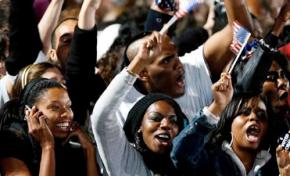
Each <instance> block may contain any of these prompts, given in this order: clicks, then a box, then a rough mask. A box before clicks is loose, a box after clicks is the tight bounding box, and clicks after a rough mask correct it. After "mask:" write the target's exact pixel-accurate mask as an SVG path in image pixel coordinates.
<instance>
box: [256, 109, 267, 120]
mask: <svg viewBox="0 0 290 176" xmlns="http://www.w3.org/2000/svg"><path fill="white" fill-rule="evenodd" d="M256 115H257V117H258V118H259V119H260V120H261V121H266V120H267V119H268V117H267V114H266V112H265V111H258V112H256Z"/></svg>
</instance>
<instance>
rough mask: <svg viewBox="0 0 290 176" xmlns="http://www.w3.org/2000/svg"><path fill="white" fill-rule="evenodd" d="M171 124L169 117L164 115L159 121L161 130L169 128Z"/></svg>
mask: <svg viewBox="0 0 290 176" xmlns="http://www.w3.org/2000/svg"><path fill="white" fill-rule="evenodd" d="M171 126H172V122H171V121H170V119H169V118H167V117H165V118H163V119H162V120H161V122H160V128H161V129H163V130H169V129H170V128H171Z"/></svg>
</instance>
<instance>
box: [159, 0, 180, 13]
mask: <svg viewBox="0 0 290 176" xmlns="http://www.w3.org/2000/svg"><path fill="white" fill-rule="evenodd" d="M155 3H156V4H157V6H158V7H159V8H160V9H162V10H165V11H174V10H175V9H176V3H175V0H155Z"/></svg>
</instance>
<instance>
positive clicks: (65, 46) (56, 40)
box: [49, 18, 78, 70]
mask: <svg viewBox="0 0 290 176" xmlns="http://www.w3.org/2000/svg"><path fill="white" fill-rule="evenodd" d="M77 22H78V19H76V18H66V19H64V20H62V21H61V22H60V23H59V24H58V25H57V26H56V27H55V29H54V31H53V33H52V37H51V47H52V49H51V50H50V51H49V56H50V59H51V60H52V61H53V62H55V63H57V64H58V65H59V66H60V67H61V68H62V69H63V70H65V65H66V62H67V58H68V54H69V51H70V43H71V41H72V37H73V33H74V29H75V27H76V25H77Z"/></svg>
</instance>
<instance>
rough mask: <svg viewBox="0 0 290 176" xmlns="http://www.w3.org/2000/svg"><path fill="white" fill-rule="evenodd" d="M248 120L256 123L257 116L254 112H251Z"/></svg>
mask: <svg viewBox="0 0 290 176" xmlns="http://www.w3.org/2000/svg"><path fill="white" fill-rule="evenodd" d="M249 120H250V121H257V120H258V118H257V115H256V113H255V112H251V114H250V117H249Z"/></svg>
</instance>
